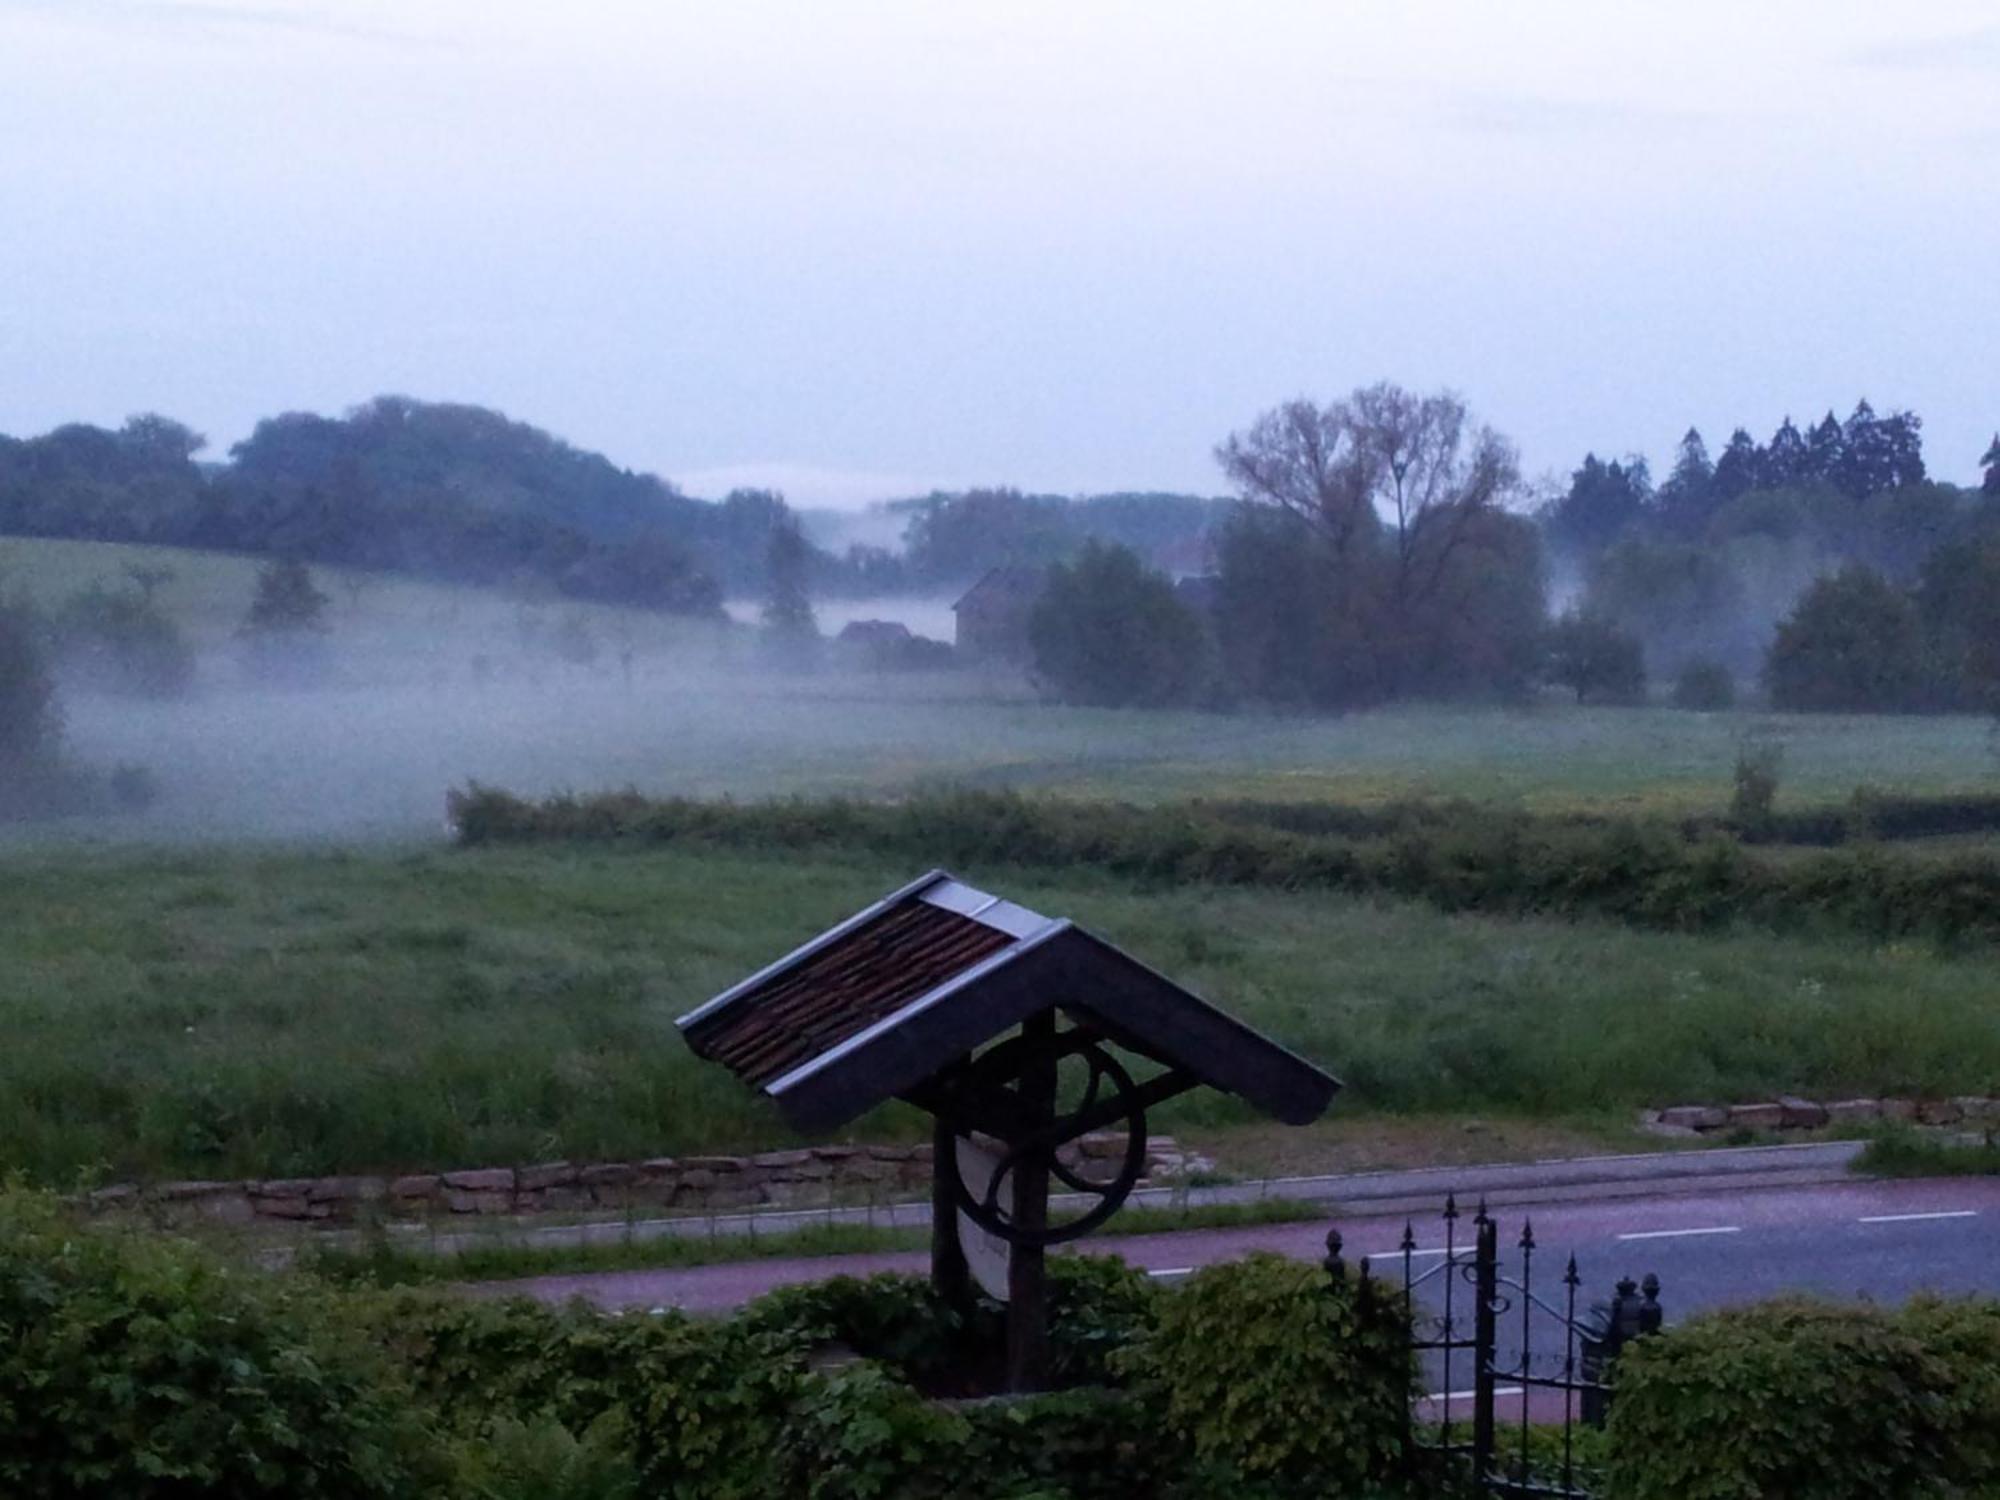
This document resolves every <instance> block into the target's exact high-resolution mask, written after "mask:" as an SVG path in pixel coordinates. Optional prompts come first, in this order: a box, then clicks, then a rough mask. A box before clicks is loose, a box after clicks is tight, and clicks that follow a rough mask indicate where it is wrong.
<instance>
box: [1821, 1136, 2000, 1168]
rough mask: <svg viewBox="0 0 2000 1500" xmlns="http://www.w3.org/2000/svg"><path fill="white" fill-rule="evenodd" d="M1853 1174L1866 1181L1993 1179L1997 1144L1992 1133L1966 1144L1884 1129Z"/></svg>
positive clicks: (1998, 1162)
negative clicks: (1889, 1178) (1933, 1178)
mask: <svg viewBox="0 0 2000 1500" xmlns="http://www.w3.org/2000/svg"><path fill="white" fill-rule="evenodd" d="M1853 1170H1854V1171H1856V1172H1858V1173H1861V1174H1862V1175H1864V1176H1868V1177H1995V1176H2000V1141H1996V1140H1995V1139H1994V1137H1993V1135H1992V1133H1991V1132H1989V1133H1988V1134H1987V1135H1986V1136H1985V1138H1984V1139H1982V1140H1976V1141H1968V1140H1962V1139H1957V1140H1955V1139H1951V1138H1948V1137H1940V1136H1935V1135H1926V1134H1925V1133H1923V1132H1922V1131H1917V1130H1912V1129H1910V1128H1908V1127H1907V1126H1903V1127H1884V1128H1883V1129H1881V1130H1879V1131H1877V1132H1876V1133H1875V1134H1873V1135H1871V1136H1870V1137H1869V1138H1868V1144H1867V1145H1866V1146H1864V1147H1863V1148H1862V1150H1861V1154H1860V1155H1859V1156H1857V1157H1855V1158H1854V1164H1853Z"/></svg>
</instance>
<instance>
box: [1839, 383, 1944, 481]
mask: <svg viewBox="0 0 2000 1500" xmlns="http://www.w3.org/2000/svg"><path fill="white" fill-rule="evenodd" d="M1923 425H1924V424H1923V419H1922V418H1921V417H1919V416H1918V415H1917V414H1916V413H1915V412H1910V411H1899V412H1891V413H1890V414H1889V415H1888V416H1887V417H1878V416H1876V415H1875V408H1874V407H1872V406H1870V405H1869V404H1868V403H1867V402H1866V401H1865V400H1864V401H1862V402H1860V403H1859V404H1857V405H1856V406H1855V408H1854V414H1853V415H1852V416H1850V417H1849V418H1848V419H1847V425H1846V427H1845V428H1844V429H1842V434H1841V435H1842V440H1843V442H1844V444H1845V453H1844V454H1843V461H1842V463H1841V467H1840V471H1839V478H1838V483H1839V485H1840V487H1841V488H1842V489H1843V490H1845V491H1846V492H1847V493H1848V494H1850V495H1852V496H1853V497H1854V498H1855V499H1857V500H1859V499H1862V498H1864V497H1866V496H1868V495H1876V494H1880V493H1881V492H1882V491H1883V490H1893V489H1903V488H1907V487H1908V486H1910V485H1916V484H1922V483H1923V482H1924V439H1923Z"/></svg>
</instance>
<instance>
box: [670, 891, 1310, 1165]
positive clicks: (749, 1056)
mask: <svg viewBox="0 0 2000 1500" xmlns="http://www.w3.org/2000/svg"><path fill="white" fill-rule="evenodd" d="M1052 1006H1059V1007H1061V1009H1062V1010H1063V1011H1064V1012H1065V1013H1066V1014H1068V1015H1070V1016H1071V1017H1072V1018H1073V1019H1076V1020H1079V1021H1081V1022H1083V1023H1085V1024H1089V1025H1092V1026H1094V1027H1095V1028H1096V1029H1098V1030H1099V1031H1101V1032H1102V1033H1103V1034H1104V1035H1105V1036H1106V1037H1107V1038H1109V1039H1110V1040H1112V1041H1114V1042H1116V1043H1118V1044H1119V1045H1121V1046H1124V1047H1126V1048H1128V1049H1130V1050H1132V1051H1135V1052H1138V1053H1140V1054H1141V1055H1143V1056H1146V1057H1150V1058H1152V1059H1153V1060H1154V1061H1156V1062H1159V1063H1161V1064H1163V1065H1165V1066H1168V1067H1172V1068H1176V1069H1179V1070H1181V1071H1182V1072H1184V1073H1186V1074H1188V1075H1190V1076H1191V1077H1192V1078H1193V1079H1194V1080H1196V1081H1198V1082H1201V1083H1205V1084H1208V1085H1210V1086H1212V1087H1214V1088H1219V1089H1223V1090H1225V1091H1227V1092H1229V1093H1233V1094H1236V1095H1238V1096H1240V1097H1241V1098H1243V1099H1245V1100H1247V1101H1248V1102H1249V1103H1250V1104H1252V1105H1254V1106H1256V1107H1257V1108H1259V1109H1261V1110H1263V1111H1264V1112H1265V1113H1267V1114H1270V1115H1273V1116H1275V1117H1276V1118H1278V1119H1280V1120H1282V1121H1284V1122H1286V1123H1287V1124H1304V1123H1306V1122H1307V1121H1310V1120H1313V1119H1316V1118H1318V1116H1319V1115H1320V1114H1321V1113H1322V1112H1323V1111H1324V1110H1325V1109H1326V1106H1327V1104H1328V1103H1329V1102H1330V1101H1331V1100H1332V1098H1333V1095H1334V1093H1335V1091H1336V1090H1338V1089H1339V1087H1340V1085H1339V1083H1338V1082H1336V1081H1335V1080H1334V1079H1333V1078H1331V1077H1330V1076H1328V1075H1327V1074H1326V1073H1324V1072H1322V1071H1321V1070H1320V1069H1318V1068H1316V1067H1314V1066H1313V1065H1312V1064H1311V1063H1309V1062H1307V1061H1305V1060H1304V1059H1303V1058H1301V1057H1299V1056H1297V1055H1296V1054H1294V1053H1292V1052H1289V1051H1287V1050H1286V1049H1285V1048H1283V1047H1281V1046H1279V1045H1278V1044H1277V1043H1276V1042H1273V1041H1271V1040H1270V1039H1269V1038H1267V1037H1265V1036H1263V1035H1261V1034H1260V1033H1258V1032H1256V1031H1254V1030H1252V1029H1251V1028H1250V1027H1248V1026H1245V1025H1244V1024H1243V1023H1242V1022H1240V1021H1238V1020H1236V1019H1235V1018H1234V1017H1232V1016H1229V1015H1227V1014H1225V1013H1224V1012H1222V1011H1220V1010H1217V1009H1216V1008H1215V1007H1214V1006H1212V1005H1210V1004H1209V1003H1208V1002H1207V1001H1205V1000H1202V999H1201V998H1200V997H1198V996H1196V995H1194V994H1193V993H1191V992H1190V991H1188V990H1185V989H1183V988H1181V987H1180V986H1179V985H1177V984H1174V983H1173V982H1172V981H1171V980H1169V979H1167V978H1166V977H1165V976H1163V975H1161V974H1158V973H1156V972H1155V971H1153V970H1152V969H1150V968H1148V967H1146V965H1144V964H1142V963H1140V962H1139V961H1138V960H1137V959H1135V958H1133V957H1132V956H1131V955H1130V954H1127V953H1124V952H1122V951H1121V950H1120V949H1118V948H1116V947H1114V946H1113V945H1112V944H1110V943H1107V942H1105V941H1104V940H1103V939H1102V938H1099V937H1095V936H1093V935H1092V934H1090V933H1088V932H1085V931H1084V930H1083V929H1081V928H1079V927H1077V926H1075V925H1074V924H1072V923H1070V922H1068V921H1066V920H1063V919H1060V918H1050V917H1044V916H1042V915H1041V914H1040V913H1038V912H1033V911H1030V910H1028V909H1027V908H1026V907H1024V906H1018V905H1016V904H1015V903H1013V902H1011V901H1005V900H1002V899H1001V898H1000V897H998V896H991V895H988V894H987V893H986V892H984V891H979V890H975V889H974V888H973V887H971V886H969V885H966V884H965V883H964V882H962V881H959V880H957V879H954V878H953V877H952V876H950V875H948V874H946V873H945V872H944V871H942V870H933V871H932V872H930V873H929V874H927V875H925V876H923V877H922V878H921V879H919V880H916V881H913V882H911V883H910V884H909V885H907V886H904V887H903V888H902V889H901V890H899V891H894V892H891V893H890V894H889V895H888V896H886V897H884V898H883V899H882V900H881V901H878V902H876V903H875V904H874V905H873V906H870V907H868V908H867V909H866V910H864V911H861V912H858V913H856V914H855V915H854V916H852V917H850V918H849V919H848V920H847V921H845V922H842V923H840V924H839V925H838V926H836V927H832V928H830V929H828V930H827V931H826V932H823V933H821V934H820V935H819V936H818V937H816V938H814V939H813V940H812V941H811V942H809V943H807V944H805V945H804V946H803V947H801V948H799V949H797V950H796V951H794V952H792V953H790V954H788V955H786V956H785V957H784V958H781V959H779V960H778V961H777V962H776V963H774V964H772V965H770V966H769V967H768V968H765V969H761V970H759V971H758V972H757V973H755V974H752V975H751V976H750V977H749V978H747V979H745V980H743V981H742V982H741V983H740V984H737V985H734V986H732V987H731V988H729V989H727V990H724V991H723V992H722V993H721V994H720V995H717V996H716V997H715V998H714V999H712V1000H710V1001H709V1002H708V1003H707V1004H705V1005H702V1006H700V1007H699V1008H697V1009H696V1010H693V1011H691V1012H689V1013H688V1014H687V1015H685V1016H683V1017H681V1019H680V1021H679V1023H678V1024H679V1026H680V1029H681V1033H682V1035H683V1036H684V1037H685V1038H686V1040H687V1043H688V1046H689V1047H690V1048H692V1049H693V1051H694V1052H695V1054H696V1055H697V1056H699V1057H702V1058H706V1059H708V1060H710V1061H713V1062H718V1063H721V1064H722V1065H723V1066H725V1067H727V1068H729V1069H730V1071H732V1072H733V1073H735V1074H736V1075H737V1077H739V1078H740V1079H742V1080H743V1081H744V1082H745V1083H746V1084H748V1085H750V1086H751V1087H752V1088H755V1089H757V1090H759V1091H760V1092H762V1093H763V1094H765V1095H767V1096H768V1097H769V1098H771V1099H772V1100H773V1101H774V1102H775V1103H776V1104H777V1105H778V1107H779V1109H780V1110H781V1111H782V1112H783V1113H784V1115H785V1117H786V1118H787V1119H788V1120H789V1121H790V1122H791V1123H792V1124H793V1125H794V1126H796V1127H797V1128H798V1129H800V1130H827V1129H832V1128H834V1127H836V1126H839V1125H842V1124H844V1123H846V1122H847V1121H849V1120H851V1119H853V1118H855V1117H856V1116H858V1115H861V1114H863V1113H865V1112H866V1111H868V1110H870V1109H872V1108H874V1107H875V1106H876V1105H878V1104H881V1103H883V1102H885V1101H886V1100H889V1099H893V1098H897V1097H899V1096H901V1095H905V1094H907V1093H908V1092H909V1091H911V1090H912V1089H915V1088H917V1087H918V1086H920V1085H922V1084H923V1083H925V1082H926V1081H927V1080H929V1079H931V1078H932V1077H934V1076H935V1075H937V1074H938V1073H940V1072H942V1071H944V1070H946V1069H947V1068H950V1067H951V1066H953V1065H954V1064H956V1063H957V1062H958V1061H959V1060H960V1059H962V1058H964V1057H965V1056H967V1055H968V1054H970V1053H972V1052H974V1051H976V1050H977V1049H978V1048H979V1047H981V1046H983V1045H985V1044H986V1043H987V1042H990V1041H992V1040H994V1039H995V1038H997V1037H1000V1036H1002V1035H1003V1034H1005V1033H1007V1032H1008V1031H1011V1030H1012V1029H1013V1028H1014V1027H1015V1026H1017V1025H1019V1024H1020V1023H1021V1022H1022V1021H1023V1020H1025V1019H1027V1018H1028V1017H1029V1016H1032V1015H1035V1014H1038V1013H1039V1012H1041V1011H1044V1010H1047V1009H1049V1008H1050V1007H1052Z"/></svg>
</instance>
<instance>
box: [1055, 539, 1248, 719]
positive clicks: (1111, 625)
mask: <svg viewBox="0 0 2000 1500" xmlns="http://www.w3.org/2000/svg"><path fill="white" fill-rule="evenodd" d="M1028 640H1029V644H1030V645H1031V646H1032V647H1033V648H1034V654H1035V675H1036V676H1037V677H1038V678H1039V679H1040V680H1041V681H1042V682H1044V683H1045V684H1047V686H1048V687H1049V688H1050V689H1051V690H1052V691H1053V692H1054V693H1055V694H1056V696H1058V697H1060V698H1062V699H1064V700H1066V701H1068V702H1071V703H1090V704H1098V705H1101V706H1104V707H1109V708H1125V707H1140V708H1158V707H1165V706H1169V705H1173V704H1181V703H1188V702H1191V701H1192V700H1193V699H1194V698H1195V697H1196V696H1197V695H1198V694H1199V693H1200V691H1201V690H1202V688H1203V687H1204V686H1205V684H1206V682H1207V679H1208V675H1209V674H1208V658H1209V652H1208V636H1207V631H1206V629H1205V627H1204V626H1203V624H1202V622H1201V619H1200V618H1199V617H1198V616H1197V615H1196V614H1195V613H1194V611H1192V610H1191V609H1189V608H1188V607H1187V606H1186V605H1184V604H1182V603H1181V602H1180V600H1179V599H1177V598H1176V597H1175V596H1174V587H1173V585H1172V584H1171V583H1169V582H1168V581H1167V579H1166V577H1165V576H1164V575H1162V574H1159V573H1154V572H1151V571H1150V570H1148V569H1147V568H1146V566H1145V565H1144V564H1143V563H1142V562H1140V560H1139V556H1138V554H1137V553H1135V552H1133V551H1132V550H1131V549H1130V548H1129V547H1119V546H1111V545H1107V544H1105V543H1102V542H1095V541H1093V542H1087V543H1085V545H1084V548H1083V550H1082V551H1081V552H1080V553H1078V554H1077V556H1076V558H1075V560H1074V561H1072V562H1069V563H1057V564H1056V565H1055V566H1054V567H1052V568H1051V569H1050V570H1049V581H1048V584H1047V586H1046V587H1045V588H1044V589H1043V591H1042V595H1041V597H1040V598H1039V599H1037V600H1036V601H1035V608H1034V613H1033V615H1032V616H1031V617H1030V619H1029V622H1028Z"/></svg>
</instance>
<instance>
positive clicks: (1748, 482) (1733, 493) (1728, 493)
mask: <svg viewBox="0 0 2000 1500" xmlns="http://www.w3.org/2000/svg"><path fill="white" fill-rule="evenodd" d="M1763 466H1764V455H1763V453H1762V452H1761V451H1760V450H1759V449H1758V447H1757V444H1756V443H1755V441H1753V440H1752V438H1751V436H1750V434H1749V433H1747V432H1745V431H1744V430H1743V429H1742V428H1741V427H1739V428H1737V429H1736V430H1735V431H1734V432H1732V433H1730V434H1729V446H1728V447H1727V448H1724V449H1723V450H1722V457H1720V458H1718V459H1717V460H1716V461H1715V482H1714V492H1715V498H1716V500H1717V502H1718V503H1720V504H1724V505H1726V504H1728V503H1729V502H1730V501H1731V500H1734V499H1735V498H1736V497H1737V496H1738V495H1742V494H1745V493H1747V492H1748V491H1750V490H1754V489H1755V488H1757V481H1758V477H1759V471H1760V470H1761V469H1762V468H1763Z"/></svg>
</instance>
